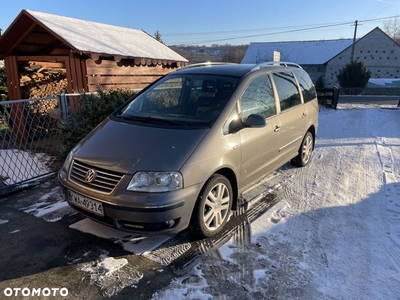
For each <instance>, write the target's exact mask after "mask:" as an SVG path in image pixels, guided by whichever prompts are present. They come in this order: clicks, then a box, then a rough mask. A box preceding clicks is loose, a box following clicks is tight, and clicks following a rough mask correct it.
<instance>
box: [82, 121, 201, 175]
mask: <svg viewBox="0 0 400 300" xmlns="http://www.w3.org/2000/svg"><path fill="white" fill-rule="evenodd" d="M208 131H209V129H208V128H205V129H189V130H188V129H172V128H158V127H149V126H140V125H134V124H131V123H129V124H128V123H124V122H117V121H113V120H110V119H108V121H105V122H104V123H103V124H101V125H100V126H99V127H98V128H96V129H95V131H94V132H92V133H91V134H89V135H88V136H87V137H86V138H85V139H84V140H83V141H82V143H81V145H80V148H79V150H78V151H77V152H76V153H75V155H74V158H75V159H77V160H79V161H81V162H84V163H87V164H90V165H93V166H96V167H98V168H104V169H107V170H112V171H115V172H120V173H125V174H133V173H135V172H136V171H139V170H142V171H178V170H180V168H181V167H182V166H183V164H184V163H185V162H186V160H187V159H188V158H189V156H190V155H191V154H192V153H193V151H194V150H195V149H196V147H197V146H198V144H199V143H200V141H201V140H202V139H203V138H204V136H205V135H206V134H207V132H208Z"/></svg>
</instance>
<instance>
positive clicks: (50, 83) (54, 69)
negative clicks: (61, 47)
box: [19, 61, 68, 113]
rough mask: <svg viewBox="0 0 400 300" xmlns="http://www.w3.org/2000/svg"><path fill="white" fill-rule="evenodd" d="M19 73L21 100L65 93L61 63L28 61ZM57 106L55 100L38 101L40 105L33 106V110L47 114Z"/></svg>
mask: <svg viewBox="0 0 400 300" xmlns="http://www.w3.org/2000/svg"><path fill="white" fill-rule="evenodd" d="M19 73H20V88H21V95H22V98H23V99H31V98H45V97H48V96H53V95H57V94H60V93H64V92H66V91H67V87H68V81H67V72H66V69H65V67H64V66H63V64H62V63H54V62H32V61H30V62H27V63H26V64H25V65H24V66H22V67H20V70H19ZM57 104H58V101H57V100H51V101H40V105H34V106H35V108H34V110H35V111H36V112H39V113H47V112H48V111H49V110H52V109H54V108H56V107H57ZM32 108H33V107H32Z"/></svg>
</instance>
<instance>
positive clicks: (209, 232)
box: [190, 174, 233, 238]
mask: <svg viewBox="0 0 400 300" xmlns="http://www.w3.org/2000/svg"><path fill="white" fill-rule="evenodd" d="M232 202H233V192H232V186H231V183H230V182H229V180H228V179H227V178H226V177H225V176H222V175H220V174H214V175H213V176H211V177H210V179H208V180H207V182H206V183H205V185H204V186H203V188H202V190H201V192H200V195H199V197H198V199H197V202H196V205H195V207H194V210H193V215H192V220H191V223H190V231H191V233H192V235H194V236H196V237H198V238H207V237H212V236H214V235H216V234H217V233H219V232H221V230H222V229H223V228H224V226H225V224H226V222H227V221H228V218H229V215H230V212H231V207H232Z"/></svg>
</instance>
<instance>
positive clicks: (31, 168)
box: [0, 149, 51, 185]
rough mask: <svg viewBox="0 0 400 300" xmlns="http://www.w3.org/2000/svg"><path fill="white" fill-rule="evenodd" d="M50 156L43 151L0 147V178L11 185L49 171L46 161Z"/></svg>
mask: <svg viewBox="0 0 400 300" xmlns="http://www.w3.org/2000/svg"><path fill="white" fill-rule="evenodd" d="M50 160H51V158H50V157H49V156H47V155H46V154H44V153H29V152H25V151H20V150H16V149H0V179H2V178H3V179H6V180H4V183H5V184H7V185H11V184H13V183H17V182H20V181H24V180H27V179H31V178H33V177H37V176H40V175H43V174H46V173H49V172H50V169H49V168H48V167H47V165H46V163H47V162H49V161H50Z"/></svg>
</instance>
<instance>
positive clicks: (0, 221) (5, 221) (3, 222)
mask: <svg viewBox="0 0 400 300" xmlns="http://www.w3.org/2000/svg"><path fill="white" fill-rule="evenodd" d="M6 223H8V220H3V219H0V225H1V224H6Z"/></svg>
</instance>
